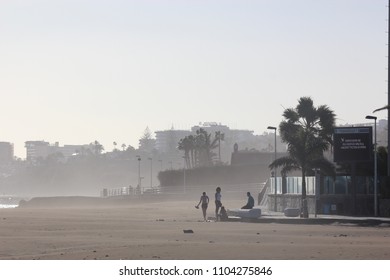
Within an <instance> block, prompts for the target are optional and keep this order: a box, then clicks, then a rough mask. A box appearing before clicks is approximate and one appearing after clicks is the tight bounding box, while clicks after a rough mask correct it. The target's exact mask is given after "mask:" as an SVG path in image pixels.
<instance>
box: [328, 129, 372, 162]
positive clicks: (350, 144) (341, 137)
mask: <svg viewBox="0 0 390 280" xmlns="http://www.w3.org/2000/svg"><path fill="white" fill-rule="evenodd" d="M333 144H334V155H333V156H334V161H335V162H353V161H369V160H370V159H371V155H372V152H373V151H372V148H373V147H372V127H370V126H364V127H336V128H335V129H334V134H333Z"/></svg>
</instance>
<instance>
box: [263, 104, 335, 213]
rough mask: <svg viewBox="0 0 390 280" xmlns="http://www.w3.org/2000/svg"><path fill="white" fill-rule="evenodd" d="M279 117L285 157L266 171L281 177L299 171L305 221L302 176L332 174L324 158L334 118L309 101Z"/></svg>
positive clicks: (304, 192)
mask: <svg viewBox="0 0 390 280" xmlns="http://www.w3.org/2000/svg"><path fill="white" fill-rule="evenodd" d="M283 117H284V120H283V121H282V122H281V123H280V125H279V131H280V136H281V138H282V141H283V142H285V143H286V144H287V147H288V148H287V151H288V156H285V157H281V158H278V159H276V160H275V161H273V162H272V163H271V164H270V166H269V167H270V168H275V167H282V170H281V172H282V174H286V173H288V172H289V171H292V170H301V174H302V202H301V204H302V216H303V217H304V218H308V217H309V214H308V208H307V201H306V174H307V173H308V172H310V171H312V170H313V168H320V169H321V171H322V172H323V173H325V174H332V175H334V174H335V166H334V164H333V163H332V162H330V161H328V160H327V159H326V158H325V157H324V152H325V151H326V150H328V149H329V147H330V145H331V144H332V133H333V128H334V123H335V114H334V113H333V111H332V110H331V109H329V107H328V106H326V105H322V106H319V107H314V105H313V100H312V99H311V98H310V97H301V98H300V99H299V100H298V105H297V106H296V108H290V109H286V110H285V111H284V112H283Z"/></svg>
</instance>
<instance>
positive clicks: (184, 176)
mask: <svg viewBox="0 0 390 280" xmlns="http://www.w3.org/2000/svg"><path fill="white" fill-rule="evenodd" d="M183 160H184V165H183V191H184V193H186V158H185V157H183Z"/></svg>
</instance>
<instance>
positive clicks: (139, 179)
mask: <svg viewBox="0 0 390 280" xmlns="http://www.w3.org/2000/svg"><path fill="white" fill-rule="evenodd" d="M136 158H137V159H138V187H139V189H141V156H136Z"/></svg>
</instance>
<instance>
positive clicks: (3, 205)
mask: <svg viewBox="0 0 390 280" xmlns="http://www.w3.org/2000/svg"><path fill="white" fill-rule="evenodd" d="M18 206H19V205H17V204H0V209H1V208H16V207H18Z"/></svg>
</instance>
